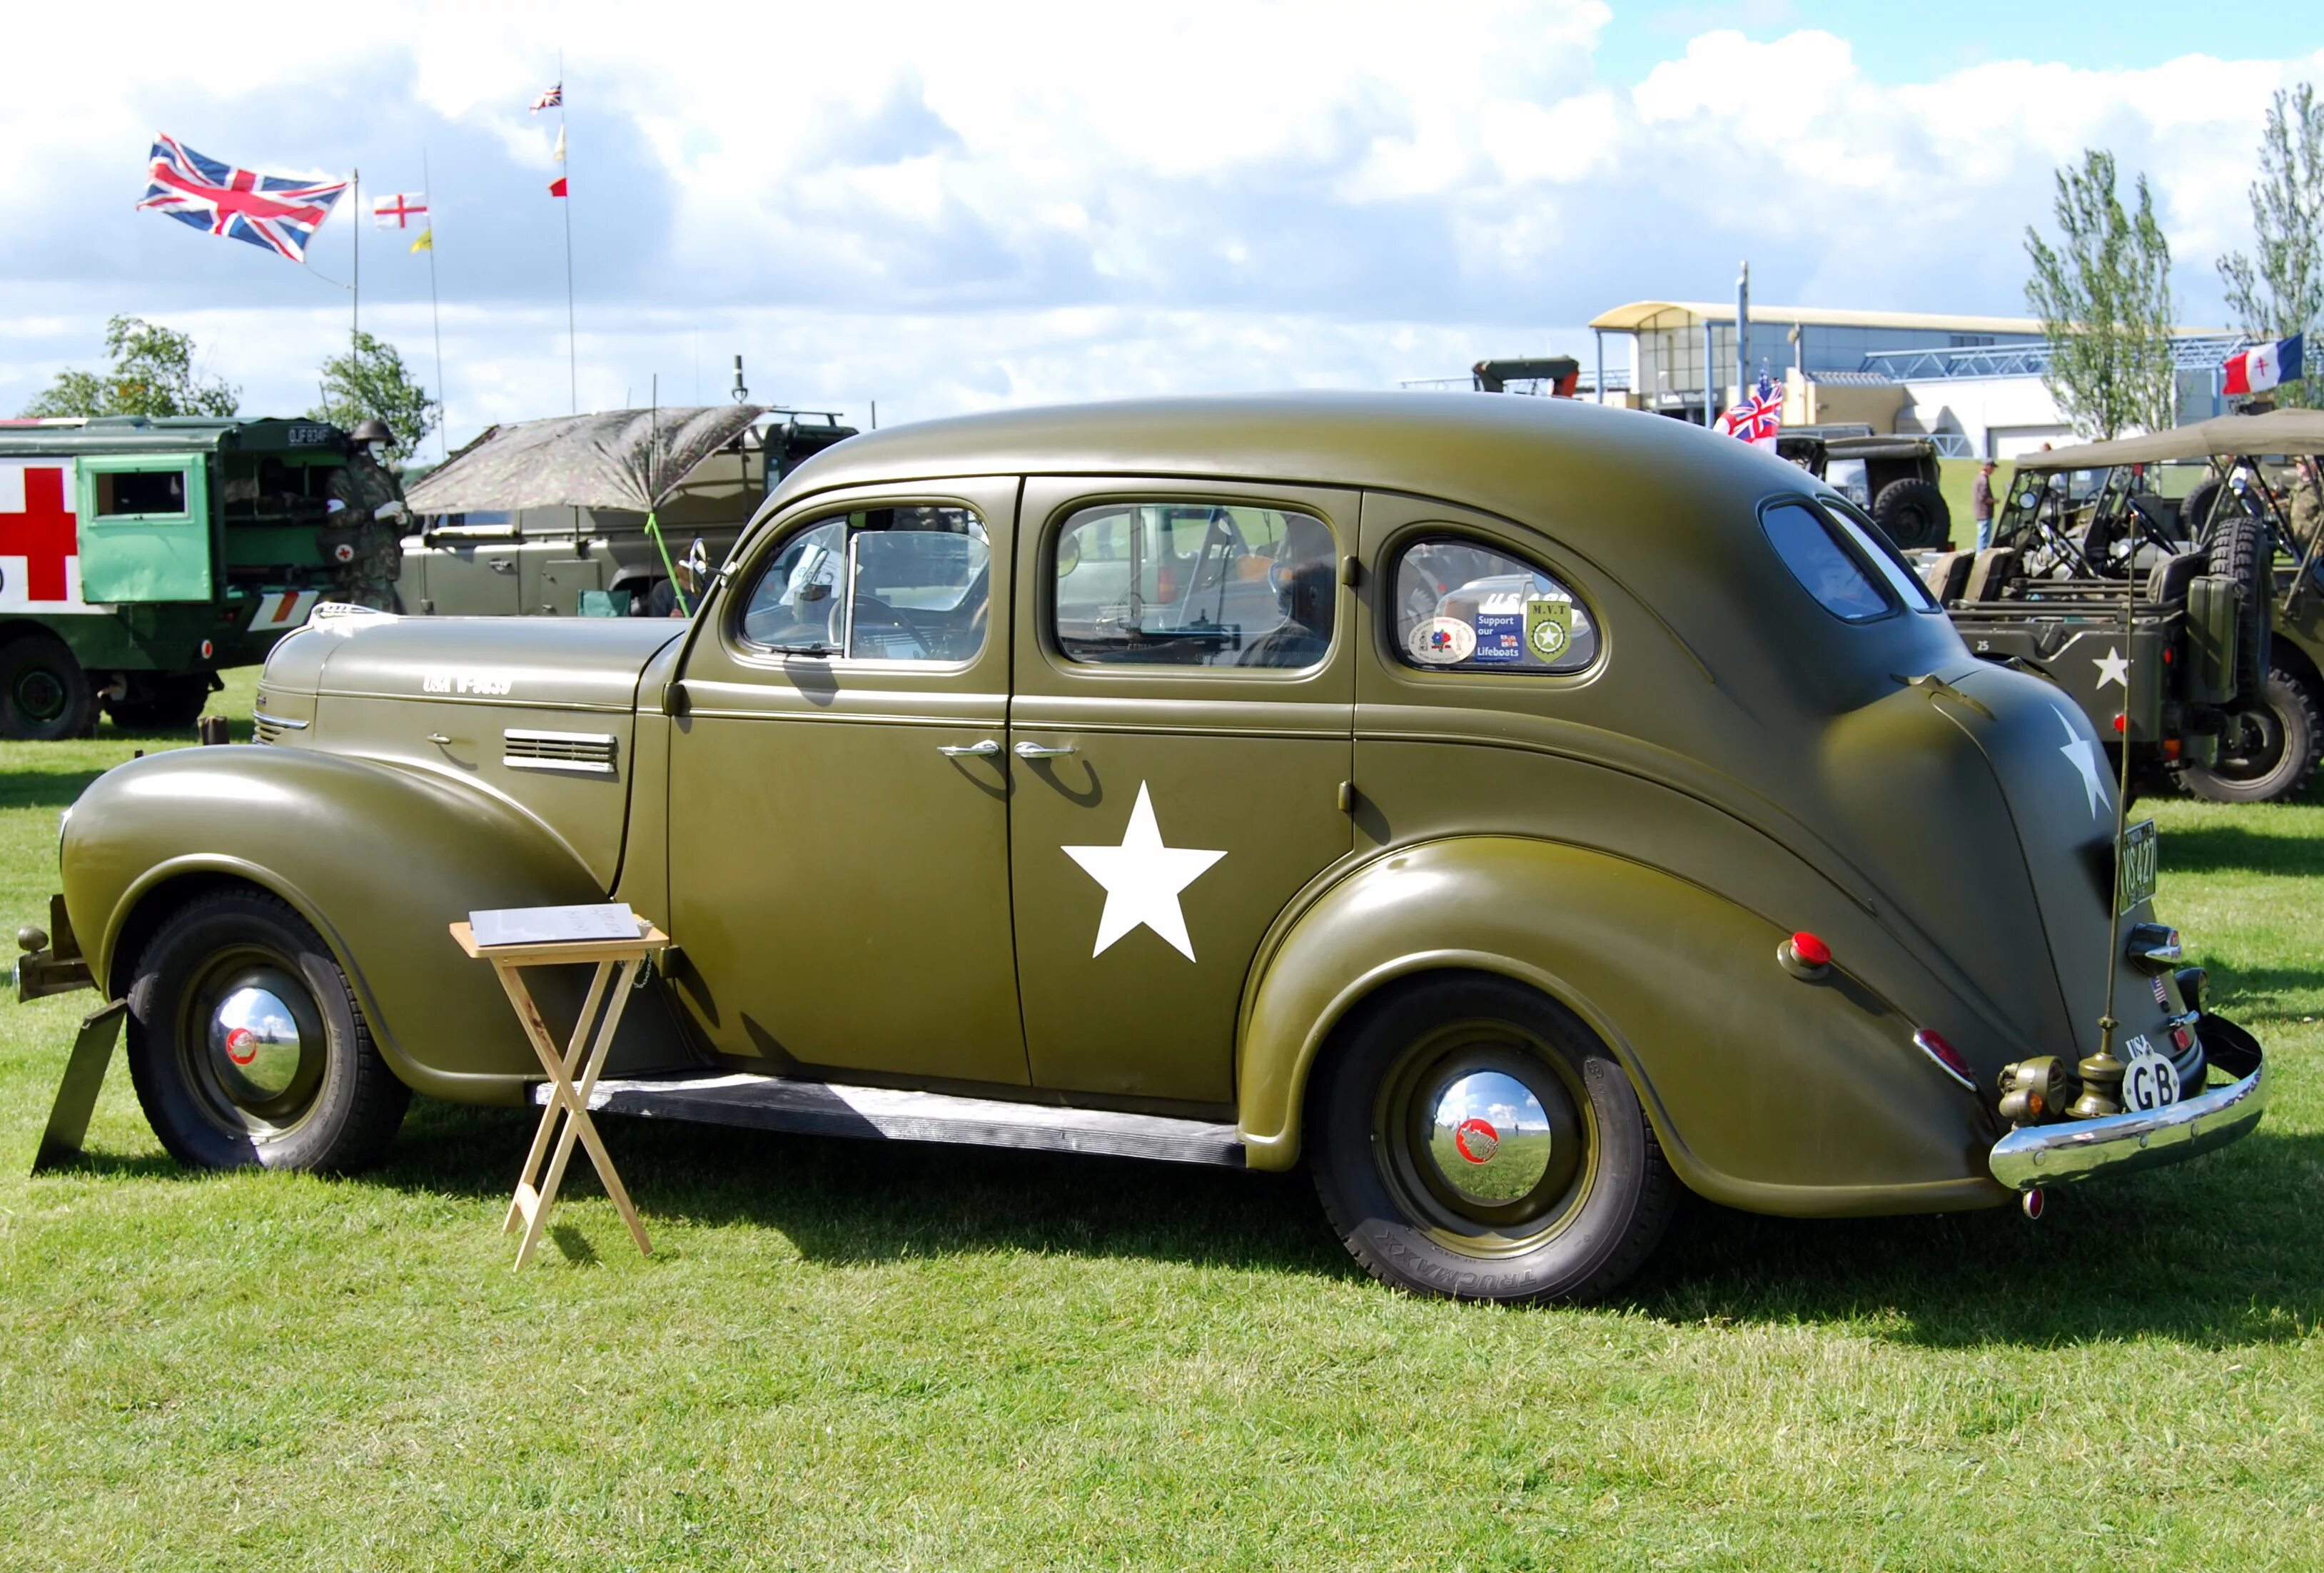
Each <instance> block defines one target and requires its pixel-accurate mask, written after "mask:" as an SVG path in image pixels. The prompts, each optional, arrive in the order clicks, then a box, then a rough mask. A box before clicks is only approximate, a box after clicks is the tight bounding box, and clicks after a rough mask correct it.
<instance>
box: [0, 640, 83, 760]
mask: <svg viewBox="0 0 2324 1573" xmlns="http://www.w3.org/2000/svg"><path fill="white" fill-rule="evenodd" d="M96 724H97V690H96V689H95V688H93V687H92V686H90V685H89V680H88V673H87V672H84V671H82V670H81V669H80V663H79V662H78V661H77V660H75V659H73V654H72V652H71V651H70V650H69V649H65V647H64V641H63V640H61V639H51V637H49V636H48V635H47V634H44V633H28V634H20V635H19V636H17V637H16V638H14V639H10V640H9V641H8V642H7V643H6V644H5V645H0V737H5V738H7V739H9V740H10V741H15V742H54V741H57V740H58V739H60V738H77V737H87V736H88V734H89V731H90V730H91V729H92V728H93V727H95V726H96Z"/></svg>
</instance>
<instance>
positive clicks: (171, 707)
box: [105, 672, 210, 731]
mask: <svg viewBox="0 0 2324 1573" xmlns="http://www.w3.org/2000/svg"><path fill="white" fill-rule="evenodd" d="M209 702H210V680H209V675H208V673H205V672H166V673H161V674H159V675H157V676H154V677H153V678H152V682H151V685H150V686H149V687H148V688H147V689H146V691H145V692H144V693H143V694H142V695H138V697H136V698H134V699H115V700H114V701H112V702H111V703H109V704H106V707H105V713H106V714H107V715H109V716H111V717H112V718H113V724H114V725H115V726H117V727H119V728H121V729H122V730H123V731H175V730H176V729H177V728H179V727H181V726H191V725H193V724H194V722H195V719H196V718H197V717H198V716H199V715H200V714H201V713H202V707H203V706H204V705H206V704H208V703H209Z"/></svg>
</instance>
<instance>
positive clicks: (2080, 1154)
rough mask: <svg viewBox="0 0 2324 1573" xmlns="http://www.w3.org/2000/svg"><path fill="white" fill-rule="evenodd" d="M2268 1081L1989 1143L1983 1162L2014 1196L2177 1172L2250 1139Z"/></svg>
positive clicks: (2259, 1076) (2262, 1076) (2030, 1129)
mask: <svg viewBox="0 0 2324 1573" xmlns="http://www.w3.org/2000/svg"><path fill="white" fill-rule="evenodd" d="M2266 1076H2267V1067H2266V1066H2265V1065H2262V1066H2261V1067H2260V1068H2259V1069H2258V1070H2256V1071H2254V1072H2252V1073H2251V1074H2250V1075H2248V1076H2246V1077H2245V1078H2244V1079H2243V1080H2242V1081H2237V1082H2236V1083H2234V1084H2233V1085H2231V1086H2227V1087H2215V1088H2213V1089H2212V1090H2210V1091H2209V1092H2206V1093H2204V1094H2202V1095H2201V1096H2200V1097H2199V1098H2190V1099H2187V1100H2186V1101H2184V1102H2183V1103H2174V1104H2172V1106H2171V1107H2170V1108H2157V1109H2151V1110H2146V1111H2144V1112H2139V1113H2133V1114H2116V1115H2109V1116H2107V1118H2104V1119H2075V1120H2068V1121H2066V1122H2064V1123H2063V1124H2061V1125H2029V1126H2024V1127H2020V1128H2019V1129H2016V1130H2014V1131H2011V1132H2010V1133H2009V1134H2008V1135H2007V1136H2004V1137H2002V1138H2001V1139H2000V1140H1999V1141H1997V1142H1996V1143H1994V1144H1993V1151H1992V1152H1991V1154H1988V1155H1987V1160H1986V1162H1987V1166H1988V1167H1989V1168H1991V1169H1992V1171H1993V1177H1994V1178H1995V1179H1996V1180H1998V1181H2000V1182H2002V1183H2003V1184H2004V1185H2006V1186H2008V1187H2009V1188H2010V1189H2011V1190H2013V1191H2031V1190H2033V1188H2034V1187H2035V1186H2037V1185H2062V1184H2065V1183H2067V1182H2070V1181H2074V1180H2087V1179H2089V1177H2090V1176H2091V1175H2093V1174H2102V1173H2116V1174H2127V1173H2134V1172H2135V1171H2137V1170H2140V1169H2153V1168H2157V1167H2159V1166H2161V1165H2162V1164H2175V1163H2177V1162H2179V1161H2180V1160H2181V1158H2191V1157H2193V1156H2194V1155H2195V1154H2198V1153H2208V1152H2209V1151H2210V1150H2211V1149H2212V1148H2214V1147H2223V1146H2226V1145H2227V1144H2228V1143H2229V1142H2232V1141H2235V1140H2237V1139H2238V1138H2240V1137H2242V1136H2248V1135H2249V1134H2250V1133H2251V1130H2252V1127H2255V1126H2256V1125H2258V1124H2259V1121H2260V1116H2261V1115H2263V1114H2264V1113H2265V1112H2266V1111H2267V1083H2266Z"/></svg>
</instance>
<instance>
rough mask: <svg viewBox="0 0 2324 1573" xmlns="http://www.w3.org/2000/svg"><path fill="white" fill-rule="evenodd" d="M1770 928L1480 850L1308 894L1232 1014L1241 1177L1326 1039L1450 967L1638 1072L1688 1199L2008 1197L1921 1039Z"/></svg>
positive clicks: (1697, 894)
mask: <svg viewBox="0 0 2324 1573" xmlns="http://www.w3.org/2000/svg"><path fill="white" fill-rule="evenodd" d="M1783 938H1784V935H1783V934H1781V933H1780V932H1779V931H1777V930H1776V929H1775V927H1774V926H1772V925H1771V924H1769V923H1768V922H1767V921H1766V919H1764V918H1762V917H1760V916H1758V915H1755V914H1753V913H1750V912H1748V911H1747V910H1745V909H1744V908H1743V907H1741V906H1737V905H1736V904H1734V903H1733V902H1730V901H1728V900H1727V899H1725V898H1724V897H1720V896H1718V895H1716V894H1714V893H1712V892H1711V891H1708V890H1705V889H1703V888H1701V887H1699V886H1696V885H1692V884H1690V883H1687V882H1686V881H1684V880H1682V879H1680V878H1676V877H1674V876H1673V875H1670V874H1667V873H1665V872H1663V871H1661V870H1659V869H1652V868H1648V867H1646V866H1645V865H1643V864H1639V863H1636V862H1631V861H1629V860H1625V859H1622V858H1618V857H1614V856H1611V855H1609V854H1607V853H1603V852H1598V851H1590V850H1588V849H1585V848H1581V847H1574V846H1568V845H1563V844H1560V843H1555V842H1539V841H1527V840H1519V839H1516V838H1509V837H1471V838H1460V839H1452V840H1446V841H1441V842H1427V843H1424V844H1422V845H1418V846H1414V847H1408V848H1404V849H1399V850H1398V851H1394V852H1391V853H1388V854H1386V855H1384V856H1382V857H1381V858H1379V859H1378V860H1375V861H1373V862H1371V863H1369V864H1368V865H1366V866H1364V867H1363V868H1361V869H1358V870H1357V871H1356V872H1354V873H1352V874H1351V875H1349V876H1347V877H1346V878H1342V880H1340V881H1339V882H1338V883H1337V884H1335V885H1333V887H1331V888H1329V889H1328V890H1326V891H1325V892H1324V893H1323V894H1322V895H1321V896H1320V897H1317V898H1316V899H1315V900H1314V903H1313V905H1311V906H1309V907H1308V908H1307V909H1306V911H1305V912H1304V913H1302V914H1301V915H1299V916H1298V918H1297V919H1296V921H1295V922H1294V923H1293V924H1291V925H1290V927H1289V928H1288V929H1287V931H1286V932H1285V933H1284V934H1283V935H1282V937H1281V938H1280V940H1279V941H1278V943H1277V945H1276V947H1275V949H1274V951H1273V952H1272V953H1271V954H1270V955H1269V956H1268V957H1267V958H1266V959H1265V960H1264V961H1263V963H1262V970H1261V971H1260V973H1259V980H1258V983H1257V985H1256V987H1255V989H1253V990H1252V992H1251V994H1250V998H1249V1001H1248V1004H1247V1007H1246V1009H1245V1012H1244V1016H1243V1028H1242V1034H1241V1043H1240V1049H1239V1074H1238V1078H1237V1087H1238V1089H1239V1103H1240V1108H1239V1119H1240V1134H1241V1136H1242V1140H1243V1142H1244V1145H1245V1152H1246V1155H1247V1158H1248V1161H1249V1163H1250V1165H1251V1166H1252V1167H1253V1168H1259V1169H1287V1168H1290V1167H1291V1166H1292V1165H1293V1164H1296V1162H1297V1159H1298V1155H1299V1142H1300V1120H1301V1114H1302V1109H1303V1107H1304V1105H1305V1098H1306V1090H1307V1085H1308V1079H1309V1076H1310V1073H1311V1072H1312V1071H1313V1069H1314V1064H1315V1062H1316V1060H1317V1057H1318V1056H1319V1055H1320V1054H1322V1053H1326V1052H1328V1050H1329V1047H1330V1044H1331V1042H1332V1038H1333V1034H1334V1033H1335V1032H1337V1031H1339V1030H1341V1029H1342V1027H1343V1026H1346V1025H1348V1024H1349V1023H1350V1022H1351V1020H1352V1019H1353V1018H1354V1016H1355V1014H1356V1012H1358V1011H1359V1010H1360V1007H1361V1006H1362V1004H1363V1001H1364V1000H1365V999H1366V998H1368V997H1369V996H1370V995H1372V994H1373V993H1375V992H1376V991H1378V990H1379V989H1381V988H1383V987H1384V986H1386V985H1388V984H1389V983H1392V982H1394V981H1396V980H1398V979H1403V978H1408V977H1413V976H1416V975H1419V974H1422V973H1425V972H1431V971H1441V970H1478V971H1485V972H1492V973H1497V974H1499V975H1501V976H1503V977H1508V978H1510V979H1514V980H1517V981H1520V982H1523V983H1526V984H1528V985H1530V986H1532V987H1534V988H1535V989H1540V990H1541V991H1542V992H1543V993H1545V994H1546V995H1548V996H1550V997H1551V998H1554V999H1556V1000H1558V1001H1559V1002H1560V1003H1562V1004H1563V1005H1565V1006H1566V1007H1568V1008H1570V1009H1572V1011H1573V1012H1574V1013H1575V1014H1576V1015H1578V1016H1581V1018H1582V1020H1583V1021H1584V1022H1585V1023H1587V1024H1588V1025H1589V1026H1590V1027H1591V1029H1592V1030H1593V1031H1595V1032H1596V1033H1597V1034H1598V1035H1599V1036H1600V1038H1601V1039H1602V1040H1603V1041H1604V1042H1605V1043H1606V1044H1607V1045H1608V1046H1609V1048H1610V1049H1611V1050H1612V1052H1613V1053H1614V1054H1615V1055H1616V1057H1617V1058H1618V1060H1619V1061H1620V1062H1621V1063H1622V1065H1623V1066H1624V1068H1625V1069H1626V1070H1627V1071H1628V1073H1629V1075H1630V1078H1631V1081H1632V1083H1633V1085H1634V1086H1635V1087H1636V1088H1637V1092H1638V1096H1639V1099H1640V1101H1641V1102H1642V1103H1643V1104H1644V1105H1645V1107H1646V1114H1647V1118H1649V1119H1650V1120H1651V1121H1652V1122H1653V1124H1654V1127H1655V1134H1656V1135H1657V1136H1659V1137H1660V1139H1661V1141H1662V1144H1663V1147H1664V1151H1665V1153H1666V1154H1667V1155H1668V1156H1669V1158H1670V1160H1671V1163H1672V1164H1673V1166H1674V1168H1675V1169H1676V1170H1677V1171H1678V1173H1679V1175H1680V1177H1681V1178H1682V1179H1683V1180H1684V1181H1685V1182H1686V1183H1687V1184H1688V1185H1689V1186H1691V1187H1692V1189H1693V1190H1695V1191H1698V1192H1700V1193H1701V1194H1702V1195H1704V1196H1707V1197H1710V1198H1711V1199H1712V1200H1716V1201H1720V1202H1723V1203H1726V1204H1728V1205H1730V1206H1736V1207H1743V1208H1748V1209H1751V1210H1755V1211H1761V1212H1776V1213H1795V1214H1802V1215H1808V1214H1814V1215H1831V1214H1844V1213H1877V1212H1906V1211H1912V1212H1918V1211H1935V1210H1945V1209H1949V1208H1960V1207H1977V1206H1987V1205H1992V1204H1995V1203H1997V1202H1998V1201H2000V1200H2006V1198H2007V1193H2006V1191H2002V1190H2001V1189H2000V1187H1998V1186H1997V1185H1995V1184H1994V1182H1992V1180H1991V1179H1990V1177H1989V1176H1988V1175H1987V1173H1986V1169H1985V1164H1984V1162H1983V1158H1984V1154H1985V1151H1986V1149H1987V1147H1989V1146H1990V1145H1991V1144H1992V1140H1993V1133H1992V1132H1991V1131H1990V1130H1989V1129H1988V1128H1987V1122H1986V1118H1985V1115H1984V1112H1983V1110H1982V1108H1981V1107H1980V1106H1979V1105H1978V1102H1977V1101H1976V1100H1975V1099H1973V1098H1972V1097H1971V1096H1970V1095H1969V1093H1968V1092H1966V1091H1964V1090H1962V1089H1960V1087H1959V1086H1958V1084H1956V1083H1954V1082H1952V1081H1950V1080H1948V1079H1947V1078H1945V1077H1944V1076H1943V1075H1942V1073H1941V1072H1939V1071H1938V1070H1937V1069H1936V1067H1935V1066H1934V1065H1933V1064H1932V1063H1931V1062H1929V1061H1928V1060H1927V1059H1926V1058H1925V1057H1924V1056H1923V1054H1922V1053H1920V1052H1919V1051H1918V1050H1916V1049H1914V1048H1913V1047H1912V1045H1911V1036H1912V1031H1913V1029H1912V1026H1911V1025H1910V1024H1909V1023H1907V1022H1906V1021H1904V1019H1903V1017H1901V1016H1899V1015H1898V1014H1897V1012H1896V1011H1895V1009H1894V1008H1893V1007H1890V1006H1889V1005H1888V1003H1887V1002H1886V1000H1884V999H1882V998H1879V997H1878V996H1877V995H1876V994H1875V993H1873V992H1872V991H1871V990H1870V989H1867V988H1866V987H1864V986H1863V985H1862V984H1860V983H1859V982H1858V981H1856V980H1853V979H1852V978H1850V977H1849V976H1848V975H1847V974H1846V973H1844V972H1841V971H1840V970H1839V969H1837V968H1835V969H1834V970H1833V973H1832V975H1831V980H1829V981H1826V982H1821V983H1804V982H1802V981H1800V980H1796V979H1794V978H1793V977H1791V976H1790V975H1789V974H1787V973H1786V972H1784V970H1782V969H1781V968H1780V967H1779V966H1778V965H1777V964H1776V961H1775V949H1776V946H1777V944H1778V943H1780V942H1781V941H1782V939H1783Z"/></svg>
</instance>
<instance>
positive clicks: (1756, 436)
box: [1719, 372, 1784, 448]
mask: <svg viewBox="0 0 2324 1573" xmlns="http://www.w3.org/2000/svg"><path fill="white" fill-rule="evenodd" d="M1719 420H1720V430H1721V431H1723V432H1725V433H1726V434H1727V435H1728V436H1729V437H1741V438H1742V439H1743V440H1744V441H1745V442H1747V443H1749V444H1750V445H1751V446H1753V447H1757V448H1772V447H1774V446H1775V434H1776V433H1777V432H1779V431H1781V430H1782V429H1783V427H1784V393H1783V390H1782V389H1780V388H1778V387H1776V386H1775V383H1774V382H1770V381H1769V380H1768V378H1767V373H1765V372H1762V373H1759V385H1758V386H1757V388H1754V389H1753V390H1751V391H1749V392H1748V393H1746V394H1745V395H1744V396H1743V398H1742V399H1741V400H1740V401H1738V403H1737V404H1736V405H1735V406H1734V408H1732V409H1729V410H1728V411H1727V413H1726V414H1724V415H1722V416H1720V418H1719Z"/></svg>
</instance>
